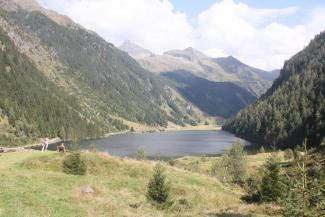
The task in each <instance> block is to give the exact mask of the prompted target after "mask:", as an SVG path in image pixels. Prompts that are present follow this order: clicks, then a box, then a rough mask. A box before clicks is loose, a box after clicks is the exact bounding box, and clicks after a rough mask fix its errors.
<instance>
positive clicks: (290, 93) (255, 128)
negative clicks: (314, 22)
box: [223, 32, 325, 147]
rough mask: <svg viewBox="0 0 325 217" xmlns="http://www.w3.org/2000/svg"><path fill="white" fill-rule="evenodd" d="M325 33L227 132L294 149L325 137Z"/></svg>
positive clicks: (288, 65)
mask: <svg viewBox="0 0 325 217" xmlns="http://www.w3.org/2000/svg"><path fill="white" fill-rule="evenodd" d="M324 63H325V32H322V33H320V34H319V35H317V36H316V37H315V38H314V40H312V41H311V42H310V44H309V45H308V46H307V47H306V48H305V49H304V50H302V51H301V52H299V53H297V54H296V55H295V56H293V57H292V58H291V59H290V60H288V61H286V63H285V64H284V67H283V69H282V70H281V73H280V76H279V78H277V79H276V80H275V82H274V83H273V85H272V87H271V88H270V89H269V90H268V91H267V92H266V93H265V94H264V95H263V96H262V97H261V98H260V99H259V100H258V101H257V102H256V103H254V104H253V105H251V106H249V107H247V108H245V109H243V110H242V111H240V112H239V113H238V114H236V115H235V116H234V117H233V118H231V119H229V120H228V121H227V122H226V123H225V124H224V125H223V129H224V130H228V131H230V132H233V133H235V134H236V135H237V136H240V137H243V138H246V139H249V140H251V141H254V142H257V143H261V144H266V145H271V144H275V145H278V146H279V147H294V146H295V145H300V144H302V142H303V140H304V138H307V140H308V144H310V145H313V146H318V145H319V144H320V142H321V141H322V139H324V137H325V122H324V120H325V64H324Z"/></svg>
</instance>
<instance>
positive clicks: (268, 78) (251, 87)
mask: <svg viewBox="0 0 325 217" xmlns="http://www.w3.org/2000/svg"><path fill="white" fill-rule="evenodd" d="M132 46H134V47H132ZM132 46H129V47H126V46H121V47H120V49H122V50H124V51H126V52H127V53H129V54H130V55H131V56H132V57H134V58H135V59H136V60H137V61H138V62H139V63H140V65H142V66H143V67H144V68H146V69H147V70H149V71H152V72H155V73H158V74H159V73H166V72H179V71H186V72H190V73H191V74H193V75H195V76H198V77H201V78H203V79H207V80H209V81H214V82H233V83H235V84H237V85H239V86H241V87H243V88H245V89H246V90H248V91H249V92H251V93H252V94H253V95H255V96H260V95H261V94H263V93H265V91H266V90H267V88H269V87H270V86H271V84H272V76H273V74H275V73H270V72H266V71H263V70H259V69H255V68H253V67H250V66H248V65H245V64H243V63H241V62H240V61H239V60H237V59H235V58H234V57H227V58H210V57H208V56H206V55H205V54H203V53H202V52H200V51H198V50H196V49H194V48H192V47H189V48H186V49H184V50H170V51H166V52H165V53H163V54H162V55H156V54H152V53H151V55H146V56H143V57H139V55H137V54H136V53H135V52H134V50H136V49H139V46H138V45H135V44H133V43H132ZM142 49H144V48H142ZM144 50H145V49H144Z"/></svg>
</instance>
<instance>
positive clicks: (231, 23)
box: [38, 0, 325, 70]
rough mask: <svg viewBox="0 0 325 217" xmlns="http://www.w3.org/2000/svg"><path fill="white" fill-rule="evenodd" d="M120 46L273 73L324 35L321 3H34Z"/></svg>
mask: <svg viewBox="0 0 325 217" xmlns="http://www.w3.org/2000/svg"><path fill="white" fill-rule="evenodd" d="M38 1H39V3H40V4H41V5H42V6H44V7H46V8H49V9H52V10H55V11H57V12H59V13H61V14H65V15H67V16H69V17H70V18H71V19H72V20H73V21H75V22H77V23H79V24H81V25H82V26H84V27H86V28H88V29H91V30H93V31H95V32H97V33H98V34H99V35H100V36H102V37H103V38H104V39H105V40H107V41H109V42H111V43H113V44H115V45H116V46H119V45H120V44H121V43H123V42H124V41H126V40H129V41H131V42H133V43H135V44H138V45H140V46H142V47H144V48H146V49H149V50H151V51H152V52H154V53H157V54H162V53H163V52H165V51H167V50H171V49H184V48H187V47H193V48H196V49H198V50H201V51H202V52H204V53H205V54H206V55H208V56H210V57H224V56H230V55H232V56H234V57H236V58H238V59H239V60H241V61H242V62H244V63H246V64H249V65H251V66H254V67H257V68H260V69H264V70H272V69H279V68H281V67H282V66H283V63H284V61H285V60H287V59H289V58H290V57H291V56H292V55H294V54H295V53H297V52H298V51H300V50H301V49H303V48H304V47H305V46H307V45H308V43H309V42H310V40H311V39H313V38H314V36H315V35H316V34H318V33H320V32H321V31H324V30H325V1H324V0H263V1H261V0H69V1H67V0H38Z"/></svg>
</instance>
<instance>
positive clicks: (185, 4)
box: [171, 0, 325, 17]
mask: <svg viewBox="0 0 325 217" xmlns="http://www.w3.org/2000/svg"><path fill="white" fill-rule="evenodd" d="M220 1H221V0H171V2H172V3H173V5H174V7H175V9H176V10H179V11H182V12H185V13H186V14H187V15H188V16H190V17H195V16H197V15H198V14H199V13H200V12H202V11H203V10H206V9H208V8H209V7H210V6H211V5H213V4H214V3H215V2H220ZM236 2H239V1H236ZM240 2H243V3H245V4H247V5H250V6H251V7H255V8H283V7H290V6H298V7H301V8H305V9H308V8H309V9H310V8H312V7H317V6H324V5H325V1H324V0H241V1H240Z"/></svg>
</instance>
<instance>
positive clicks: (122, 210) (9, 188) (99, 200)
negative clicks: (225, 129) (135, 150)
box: [0, 152, 266, 217]
mask: <svg viewBox="0 0 325 217" xmlns="http://www.w3.org/2000/svg"><path fill="white" fill-rule="evenodd" d="M63 158H64V156H63V155H60V154H58V153H51V152H47V153H41V152H17V153H8V154H3V155H0V160H1V166H0V186H1V191H0V216H3V217H16V216H17V217H18V216H21V217H23V216H24V217H25V216H33V217H38V216H50V217H52V216H58V217H65V216H69V217H73V216H83V217H86V216H89V217H93V216H98V217H100V216H114V217H116V216H224V215H222V214H224V213H228V215H229V216H232V215H233V216H235V215H234V214H235V213H239V214H240V215H237V216H264V215H262V214H261V213H263V212H266V208H265V207H264V206H263V205H250V204H245V203H244V202H242V201H241V200H240V196H241V193H240V192H237V191H234V190H231V189H229V188H226V187H225V186H223V185H222V184H221V183H220V182H218V181H217V180H216V179H214V178H213V177H210V176H207V175H204V174H199V173H193V172H189V171H185V170H183V169H181V168H176V167H170V166H167V165H165V167H166V175H167V180H168V181H169V182H170V184H171V197H172V200H173V201H174V204H173V205H172V206H171V207H170V208H169V209H168V210H161V209H157V208H155V207H153V206H152V205H151V204H150V203H148V202H147V201H146V199H145V192H146V186H147V183H148V182H149V179H150V177H151V176H152V172H153V167H154V165H155V162H151V161H135V160H130V159H125V158H115V157H110V156H107V155H105V154H100V153H83V154H82V158H83V159H84V160H85V162H86V164H87V167H88V172H87V175H85V176H74V175H67V174H65V173H63V172H62V161H63ZM87 186H90V187H92V188H93V189H94V190H95V192H94V193H93V194H85V193H82V189H83V188H85V187H87ZM184 201H185V202H184Z"/></svg>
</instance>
